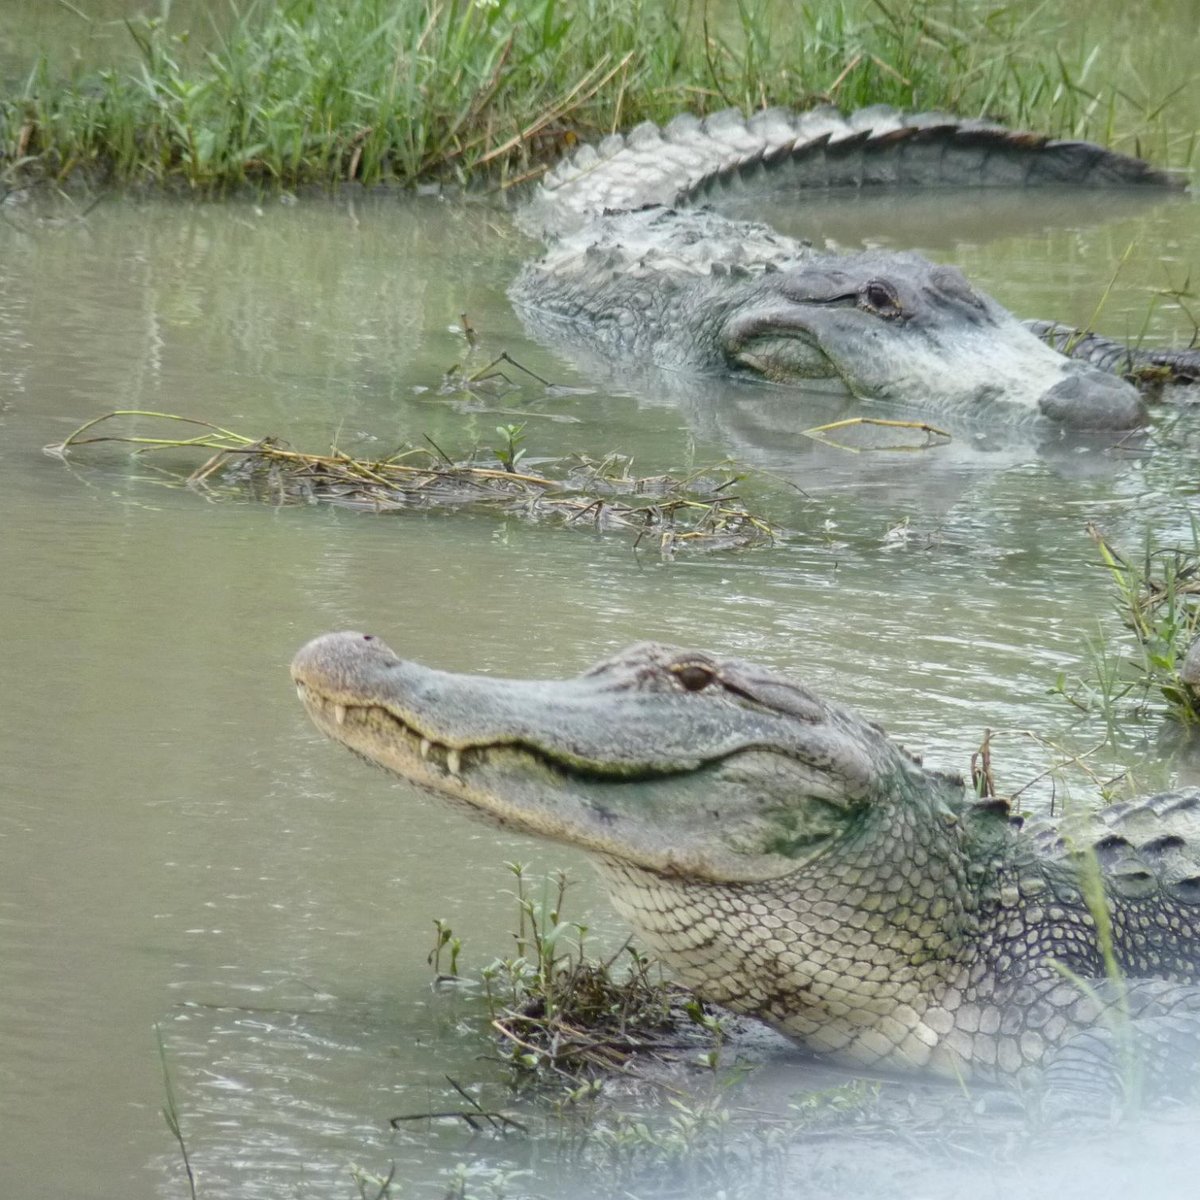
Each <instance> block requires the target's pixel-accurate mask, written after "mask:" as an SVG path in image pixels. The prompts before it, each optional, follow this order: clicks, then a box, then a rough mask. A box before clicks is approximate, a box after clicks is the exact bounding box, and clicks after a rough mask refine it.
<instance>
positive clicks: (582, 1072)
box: [431, 862, 719, 1099]
mask: <svg viewBox="0 0 1200 1200" xmlns="http://www.w3.org/2000/svg"><path fill="white" fill-rule="evenodd" d="M505 866H506V867H507V869H508V870H509V871H510V872H511V874H512V876H513V879H514V881H515V893H514V896H515V899H516V907H517V917H518V928H517V929H516V930H515V931H514V934H513V937H514V940H515V943H516V944H515V950H516V953H515V955H513V956H512V957H509V958H499V959H496V960H495V961H494V962H492V963H491V964H490V965H489V966H487V967H485V968H484V969H483V970H482V971H481V973H480V978H481V982H482V985H483V990H484V995H485V996H486V1000H487V1008H488V1016H489V1019H490V1020H491V1024H492V1027H493V1028H494V1029H495V1031H496V1032H497V1033H498V1034H499V1036H500V1045H501V1047H502V1052H503V1055H504V1059H505V1061H506V1063H507V1064H508V1065H509V1066H510V1067H511V1068H512V1069H513V1071H514V1081H519V1082H529V1081H536V1082H545V1081H547V1080H548V1079H552V1080H554V1081H557V1082H561V1081H563V1080H565V1081H566V1082H567V1083H568V1084H569V1085H570V1087H571V1089H572V1091H573V1090H574V1089H575V1087H576V1086H577V1085H578V1083H579V1082H580V1080H581V1078H585V1079H586V1078H587V1077H589V1076H590V1077H591V1078H598V1077H600V1076H603V1075H606V1074H611V1073H612V1072H613V1071H619V1070H623V1069H625V1068H626V1067H628V1066H629V1065H630V1064H631V1062H632V1061H633V1060H634V1059H635V1058H636V1057H637V1056H639V1055H653V1054H661V1053H664V1052H672V1051H679V1050H694V1049H696V1048H697V1047H700V1046H701V1045H703V1043H704V1042H705V1041H707V1040H709V1039H710V1038H712V1037H714V1036H719V1032H718V1031H717V1027H716V1026H715V1025H713V1024H712V1023H711V1022H710V1020H709V1018H708V1017H707V1014H705V1013H703V1012H702V1011H701V1010H700V1008H699V1007H698V1006H697V1005H696V1004H695V1002H694V1001H692V1000H690V999H689V998H687V997H686V993H684V992H682V991H681V990H680V989H678V988H675V987H672V986H669V985H667V984H665V983H663V982H662V981H661V980H660V979H658V978H656V976H655V973H654V972H653V970H652V968H651V965H650V963H649V960H648V959H647V958H646V956H645V955H643V954H642V953H640V952H639V951H638V950H636V949H635V948H634V947H633V946H632V945H631V944H630V943H629V942H626V943H625V944H624V945H623V946H622V947H621V948H620V949H619V950H618V951H617V952H616V953H615V954H613V955H610V956H609V957H608V958H606V959H603V960H599V959H593V958H591V957H589V955H588V952H587V946H586V942H587V934H588V927H587V926H586V925H584V924H583V923H581V922H579V921H570V920H567V919H566V916H565V914H564V906H563V901H564V898H565V896H566V892H567V888H568V886H569V884H568V878H567V876H566V874H565V873H564V872H561V871H556V872H554V873H553V874H552V875H551V876H550V878H549V879H547V880H544V881H542V884H541V886H540V887H538V886H531V885H530V882H529V880H528V877H527V874H526V868H525V867H524V866H523V865H522V864H520V863H512V862H510V863H506V864H505ZM436 924H437V945H436V947H435V951H434V953H433V955H431V958H432V961H433V963H434V967H435V971H436V970H437V969H438V967H439V966H440V958H441V952H442V950H443V949H446V948H448V949H449V950H450V953H451V958H450V975H451V977H453V976H455V975H457V957H458V951H459V950H460V949H461V947H460V946H459V945H458V943H457V939H455V938H454V937H453V934H452V932H451V931H450V930H449V927H448V926H447V925H446V924H445V922H437V923H436ZM439 977H440V978H441V979H443V980H444V979H445V978H446V976H444V975H441V976H439ZM681 1029H682V1031H681ZM591 1090H594V1089H588V1088H586V1087H585V1088H584V1089H583V1090H582V1091H580V1092H578V1093H574V1091H573V1094H575V1096H576V1099H579V1098H581V1097H582V1096H583V1095H585V1094H587V1092H589V1091H591Z"/></svg>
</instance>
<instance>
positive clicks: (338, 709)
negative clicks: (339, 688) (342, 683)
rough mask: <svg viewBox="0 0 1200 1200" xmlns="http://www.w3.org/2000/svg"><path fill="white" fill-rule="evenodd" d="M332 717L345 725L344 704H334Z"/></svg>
mask: <svg viewBox="0 0 1200 1200" xmlns="http://www.w3.org/2000/svg"><path fill="white" fill-rule="evenodd" d="M333 719H334V720H335V721H336V722H337V723H338V724H339V725H345V723H346V706H345V705H344V704H335V705H334V706H333Z"/></svg>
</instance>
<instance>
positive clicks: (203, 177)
mask: <svg viewBox="0 0 1200 1200" xmlns="http://www.w3.org/2000/svg"><path fill="white" fill-rule="evenodd" d="M128 27H129V34H130V38H131V40H132V42H133V44H134V46H135V48H136V52H137V53H136V65H135V66H134V67H133V68H132V69H129V68H123V67H116V66H113V67H108V68H106V69H103V70H100V71H96V72H93V73H91V74H89V75H85V76H81V77H77V78H67V79H63V78H62V77H61V76H60V74H59V73H58V72H56V70H55V69H54V67H53V65H52V64H51V63H50V62H48V61H45V60H44V61H42V62H40V63H39V64H37V65H36V66H35V67H34V68H33V69H32V70H31V71H30V72H29V74H28V76H27V77H26V79H25V80H24V81H23V83H22V84H21V85H20V86H19V87H17V88H16V89H15V90H14V91H13V92H10V94H8V95H7V96H5V97H4V98H3V99H2V100H0V167H2V166H4V165H7V166H8V167H9V168H14V167H20V168H23V169H25V170H27V171H35V172H38V173H41V174H43V175H49V176H51V177H53V178H56V179H58V180H63V179H66V178H69V177H71V176H73V175H75V174H78V173H85V174H91V175H95V176H99V177H101V178H104V179H106V180H111V181H114V182H116V183H119V184H125V183H131V182H138V183H144V182H151V183H162V182H164V181H178V182H182V183H185V184H187V185H189V186H190V187H193V188H201V189H224V188H229V187H236V186H238V185H241V184H244V183H247V182H250V183H255V184H260V185H261V184H264V183H265V184H275V185H278V186H284V187H294V186H297V185H301V184H329V183H332V182H335V181H344V180H359V181H361V182H363V183H366V184H375V183H380V182H388V181H391V182H400V183H413V182H417V181H420V180H428V179H439V180H445V179H454V180H457V181H459V182H466V181H470V180H472V179H478V178H479V177H480V176H481V175H487V176H490V177H495V178H499V179H501V180H504V181H511V180H513V179H520V178H523V177H526V176H528V175H529V174H530V173H536V171H537V170H538V169H539V167H540V166H541V165H542V164H544V163H545V162H546V161H547V160H548V159H552V158H554V157H556V156H557V155H558V154H559V153H561V152H562V150H563V149H565V148H568V147H569V146H570V145H572V144H573V143H574V142H576V141H578V140H579V139H591V138H593V137H595V136H596V135H597V134H601V133H605V132H609V131H611V130H613V129H617V128H623V127H628V126H630V125H633V124H634V123H636V122H638V121H640V120H645V119H652V120H662V119H664V118H666V117H669V116H671V115H673V114H674V113H676V112H679V111H691V112H697V113H705V112H709V111H712V110H714V109H718V108H724V107H727V106H730V105H733V106H737V107H741V108H743V109H751V108H757V107H762V106H765V105H770V104H791V105H801V106H805V105H808V104H811V103H813V102H815V101H832V102H834V103H837V104H839V105H842V106H843V107H847V108H852V107H857V106H859V105H862V104H868V103H877V102H884V103H891V104H896V105H898V106H901V107H905V108H934V107H938V108H945V109H949V110H951V111H955V112H960V113H963V114H965V115H974V114H988V115H992V116H995V117H997V118H999V119H1002V120H1005V121H1008V122H1010V123H1013V124H1016V125H1022V126H1034V127H1037V128H1039V129H1041V130H1044V131H1046V132H1048V133H1054V134H1069V135H1071V136H1091V137H1095V138H1099V139H1100V140H1103V141H1106V142H1111V141H1122V142H1123V143H1125V144H1126V145H1128V146H1130V147H1131V148H1132V147H1134V146H1137V145H1142V146H1145V145H1148V144H1152V145H1153V146H1154V147H1155V152H1156V153H1157V154H1158V155H1159V156H1161V157H1163V158H1165V159H1168V160H1171V161H1174V162H1186V161H1188V160H1189V159H1190V157H1191V155H1192V153H1193V151H1194V141H1195V137H1194V134H1191V133H1181V134H1180V135H1179V136H1178V137H1176V136H1175V135H1173V134H1172V132H1171V130H1170V126H1169V123H1168V121H1167V120H1166V118H1165V117H1164V113H1165V112H1167V111H1168V110H1169V107H1170V104H1171V101H1172V99H1173V97H1174V95H1175V93H1176V92H1177V91H1178V90H1179V89H1181V88H1184V87H1186V86H1187V84H1188V82H1189V81H1188V79H1186V78H1183V79H1178V80H1174V79H1170V78H1159V77H1155V78H1153V79H1143V78H1138V77H1136V76H1134V77H1130V72H1129V70H1128V69H1125V70H1124V71H1122V69H1121V66H1122V64H1121V63H1120V61H1119V59H1118V60H1115V61H1110V56H1109V53H1108V51H1107V50H1106V49H1105V47H1104V37H1103V36H1102V31H1100V30H1098V31H1097V38H1096V41H1095V44H1094V45H1091V46H1089V45H1088V44H1087V43H1086V42H1084V41H1082V40H1081V37H1080V34H1079V32H1078V23H1077V22H1076V21H1075V20H1073V19H1071V18H1068V17H1067V16H1065V15H1057V14H1056V13H1055V11H1054V9H1053V7H1052V6H1049V5H1038V6H1034V7H1032V8H1030V7H1029V6H1027V5H1023V4H1018V3H1008V4H996V3H990V4H978V3H972V2H969V0H841V2H840V3H833V4H827V3H815V2H814V3H808V4H804V5H801V6H799V7H797V6H795V5H792V4H788V3H782V2H780V0H737V2H736V3H735V4H733V5H731V6H724V7H723V8H722V9H721V11H720V15H719V16H718V15H717V14H716V13H715V12H713V13H710V9H709V6H708V5H707V4H702V5H696V4H690V3H686V2H685V0H400V2H397V0H288V2H285V3H278V4H275V3H259V2H254V3H251V4H250V5H249V6H248V7H246V8H245V9H243V10H241V11H240V12H238V11H236V10H235V13H234V16H233V18H232V19H231V20H230V21H227V22H221V23H214V26H213V28H212V29H211V30H210V31H209V32H208V33H207V34H206V35H204V36H197V35H194V34H190V33H176V32H171V31H170V30H169V29H168V27H167V26H166V25H165V24H164V23H163V22H161V21H156V20H144V19H142V20H138V21H136V22H130V23H129V26H128Z"/></svg>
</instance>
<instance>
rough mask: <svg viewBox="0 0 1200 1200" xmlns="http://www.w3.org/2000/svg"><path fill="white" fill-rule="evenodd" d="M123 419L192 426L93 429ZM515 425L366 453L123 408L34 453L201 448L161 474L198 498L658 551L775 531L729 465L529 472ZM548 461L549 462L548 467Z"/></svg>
mask: <svg viewBox="0 0 1200 1200" xmlns="http://www.w3.org/2000/svg"><path fill="white" fill-rule="evenodd" d="M129 419H133V420H138V421H141V422H146V421H151V422H162V423H166V424H167V425H169V426H172V427H174V426H178V425H180V424H183V425H188V426H192V427H196V428H199V429H200V430H202V432H201V433H199V434H197V435H195V436H193V437H179V436H176V437H171V436H162V437H151V436H148V435H146V434H131V435H122V434H110V433H108V432H104V433H96V432H95V431H96V430H97V429H98V428H100V427H102V426H106V425H107V423H108V422H110V421H118V420H129ZM522 429H523V427H522V426H516V425H505V426H500V427H499V428H498V430H497V432H499V433H500V434H501V436H502V437H503V438H504V439H505V445H503V446H501V447H499V448H497V449H495V450H494V451H492V452H491V454H490V456H489V457H488V458H487V459H485V460H484V461H480V460H479V459H478V458H477V456H476V453H475V452H472V453H471V454H470V455H468V456H467V457H465V458H462V459H453V458H451V457H450V456H449V455H447V454H446V453H445V452H444V451H443V450H442V449H441V448H440V447H439V446H437V445H435V444H433V443H430V447H431V448H426V447H416V448H413V447H402V448H400V449H397V450H396V451H394V452H393V453H391V454H387V455H384V456H383V457H374V458H370V459H366V458H355V457H354V456H353V455H350V454H347V453H345V452H344V451H341V450H338V449H337V448H336V447H335V448H333V449H332V450H330V451H329V453H327V454H309V453H304V452H302V451H299V450H294V449H292V448H291V447H290V446H288V445H287V443H285V442H282V441H279V440H278V439H276V438H273V437H259V438H251V437H247V436H245V435H244V434H240V433H237V432H235V431H233V430H230V429H224V428H222V427H220V426H218V425H214V424H212V423H211V422H208V421H201V420H196V419H194V418H191V417H182V416H178V415H176V414H172V413H159V412H146V411H142V410H136V409H126V410H119V411H117V412H111V413H105V414H104V415H102V416H100V417H97V418H95V419H94V420H91V421H88V422H86V423H85V424H84V425H82V426H80V427H79V428H78V429H76V430H75V431H74V432H73V433H71V434H70V435H69V436H68V437H67V438H66V439H64V440H63V441H62V442H59V443H57V444H56V445H54V446H47V447H46V450H47V452H48V453H51V454H54V455H57V456H60V457H65V456H66V455H68V454H69V453H71V452H72V451H75V450H77V449H78V448H79V447H82V446H89V445H94V444H96V443H98V442H122V443H126V444H129V445H133V446H134V447H136V449H135V451H134V453H138V454H145V453H148V452H151V451H163V450H170V451H179V450H202V451H206V452H208V455H209V457H208V458H206V460H205V461H204V462H203V463H202V464H201V465H200V466H199V467H197V468H196V469H195V470H194V471H192V472H190V473H189V474H186V475H171V474H170V473H168V477H169V478H171V479H173V480H174V481H175V482H176V483H178V484H180V485H185V486H187V487H189V488H193V489H199V490H203V491H204V492H206V493H207V494H209V495H220V494H229V493H235V494H245V493H247V492H248V493H249V494H251V495H252V496H254V497H256V498H257V499H260V500H263V501H265V502H267V503H270V504H274V505H288V504H314V503H320V504H330V505H334V506H337V507H341V508H354V509H359V510H362V511H367V512H374V513H388V512H401V511H414V510H416V511H430V510H459V509H467V510H472V511H488V512H493V513H495V512H500V513H504V514H507V515H510V516H516V517H520V518H523V519H525V520H528V521H554V522H557V523H558V524H559V525H561V526H562V527H564V528H571V529H591V530H594V531H600V532H609V531H620V532H625V533H630V534H633V535H634V536H635V538H636V540H635V543H634V545H635V546H638V545H641V544H642V543H643V542H646V543H647V544H650V545H654V546H656V547H657V549H658V552H659V553H660V554H661V555H662V556H663V557H664V558H668V559H670V558H674V557H675V556H676V555H677V554H679V553H680V552H689V551H692V552H694V551H713V550H731V549H744V548H747V547H751V546H765V545H771V544H773V543H774V542H775V541H776V540H777V539H778V537H779V536H780V535H781V531H780V530H779V529H777V528H776V527H775V526H773V525H772V524H771V523H770V522H769V521H767V520H765V519H764V518H762V517H759V516H756V515H755V514H753V513H752V512H750V511H749V509H747V508H746V507H745V506H744V505H743V504H742V502H741V500H740V498H739V497H738V496H737V495H736V494H735V493H734V492H733V490H732V489H733V487H734V485H735V484H737V483H738V482H739V481H740V480H741V479H742V478H743V476H742V475H741V474H740V473H738V472H737V471H735V470H733V469H732V468H729V467H717V468H715V469H701V470H696V471H691V472H689V473H688V474H686V475H682V476H678V477H677V476H674V475H656V476H643V477H635V476H633V475H631V474H630V471H629V466H630V460H629V459H627V458H625V457H624V456H622V455H616V454H610V455H607V456H606V457H605V458H604V459H603V460H602V461H600V462H593V461H592V460H591V459H588V458H584V457H579V456H576V457H574V458H572V459H570V460H567V461H566V462H565V463H564V462H562V461H561V460H560V461H559V462H558V463H557V464H555V463H550V462H543V463H542V466H541V470H540V472H539V473H537V474H533V473H530V472H527V471H518V470H517V469H516V468H517V465H518V463H519V462H520V459H521V458H522V456H523V454H524V449H523V448H520V447H519V443H520V442H521V441H522V440H523V433H522ZM555 465H557V466H558V468H559V469H558V470H557V472H552V471H551V470H550V469H549V468H551V467H553V466H555Z"/></svg>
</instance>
